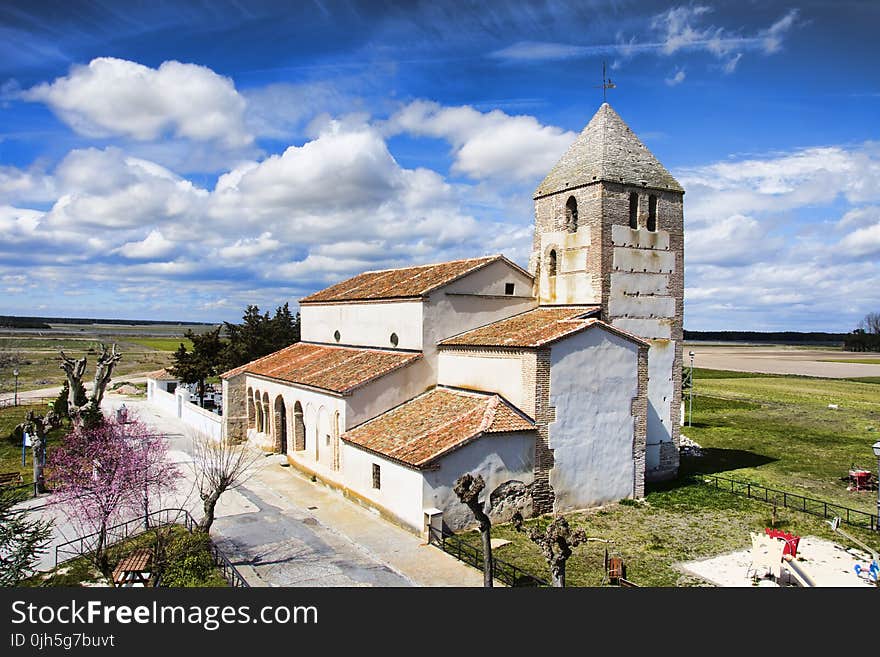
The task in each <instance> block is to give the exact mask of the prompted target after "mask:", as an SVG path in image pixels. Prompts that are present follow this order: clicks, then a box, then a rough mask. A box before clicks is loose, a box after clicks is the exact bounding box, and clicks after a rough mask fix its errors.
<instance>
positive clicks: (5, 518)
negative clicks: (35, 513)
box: [0, 486, 52, 587]
mask: <svg viewBox="0 0 880 657" xmlns="http://www.w3.org/2000/svg"><path fill="white" fill-rule="evenodd" d="M23 499H24V494H23V493H22V492H21V491H16V490H14V489H12V488H8V487H5V486H0V587H9V586H17V585H18V583H19V582H21V580H22V579H24V578H25V577H27V576H28V575H29V574H30V573H31V570H32V569H33V567H34V565H35V564H36V563H37V560H38V559H39V557H40V554H42V553H43V552H44V551H45V549H46V545H47V544H48V542H49V538H50V537H51V535H52V529H51V527H52V525H51V523H49V522H46V521H44V520H30V519H28V517H27V516H28V513H29V511H28V510H27V509H23V508H15V505H16V504H18V503H19V502H21V501H22V500H23Z"/></svg>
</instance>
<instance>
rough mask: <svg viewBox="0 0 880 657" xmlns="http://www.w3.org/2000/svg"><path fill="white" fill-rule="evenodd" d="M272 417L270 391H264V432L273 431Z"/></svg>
mask: <svg viewBox="0 0 880 657" xmlns="http://www.w3.org/2000/svg"><path fill="white" fill-rule="evenodd" d="M270 417H271V407H270V406H269V393H268V392H264V393H263V432H264V433H271V431H272V424H271V422H272V420H271V419H270Z"/></svg>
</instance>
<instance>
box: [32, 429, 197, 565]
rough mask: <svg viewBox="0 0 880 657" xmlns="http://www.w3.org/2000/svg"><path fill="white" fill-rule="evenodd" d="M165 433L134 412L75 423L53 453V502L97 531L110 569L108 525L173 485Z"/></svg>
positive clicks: (83, 530) (100, 560)
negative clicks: (101, 420) (94, 424)
mask: <svg viewBox="0 0 880 657" xmlns="http://www.w3.org/2000/svg"><path fill="white" fill-rule="evenodd" d="M167 451H168V448H167V444H166V442H165V439H164V438H163V437H162V436H160V435H157V434H156V433H154V432H153V431H151V430H150V429H149V428H148V427H147V426H146V425H145V424H143V423H142V422H140V421H138V420H136V419H132V417H131V416H130V415H129V416H127V417H126V416H123V417H122V418H116V417H113V418H108V419H107V420H106V421H105V422H104V423H103V424H101V425H99V426H97V427H92V428H88V427H85V426H79V427H76V428H75V429H74V430H73V431H72V432H71V433H69V434H68V435H67V436H66V437H65V438H64V439H63V441H62V444H61V446H60V447H58V448H56V449H55V450H54V451H53V452H52V453H51V454H50V456H49V460H48V463H47V473H48V480H49V481H50V482H51V486H52V489H53V494H52V497H51V498H50V503H51V504H53V505H55V506H57V507H59V508H60V509H62V510H63V511H64V513H65V515H66V516H67V517H68V519H69V520H70V521H71V522H72V523H73V524H74V526H75V527H76V528H77V530H78V531H79V532H80V535H81V536H85V535H87V534H95V535H96V538H95V539H94V548H93V550H94V552H93V558H94V563H95V565H96V566H97V567H98V568H99V569H100V570H101V572H103V573H104V574H109V573H108V570H109V567H108V563H107V558H106V547H107V541H108V536H107V530H108V528H110V527H112V526H113V525H114V524H115V523H117V522H121V521H123V520H127V519H131V518H133V517H137V516H138V515H140V514H143V515H144V520H145V522H146V514H147V512H148V510H149V500H150V498H151V497H153V496H156V495H159V494H161V493H163V492H165V491H170V490H173V489H174V486H175V483H176V482H177V480H178V478H179V477H180V472H179V470H178V468H177V467H176V466H175V465H174V464H173V463H171V462H170V461H168V459H167Z"/></svg>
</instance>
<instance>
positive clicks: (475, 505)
mask: <svg viewBox="0 0 880 657" xmlns="http://www.w3.org/2000/svg"><path fill="white" fill-rule="evenodd" d="M485 487H486V482H484V481H483V477H482V475H477V476H476V477H474V476H473V475H472V474H470V473H467V474H463V475H462V476H460V477H459V478H458V480H457V481H456V482H455V487H454V488H453V491H455V494H456V495H457V496H458V499H459V501H460V502H461V503H462V504H464V505H465V506H467V508H469V509H470V510H471V513H473V514H474V518H476V520H477V522H478V523H480V536H481V538H482V541H483V586H484V587H487V588H491V587H492V581H493V579H494V576H495V573H494V565H493V561H492V521H491V520H489V516H488V515H486V511H485V510H484V509H483V503H482V502H480V493H481V492H483V488H485Z"/></svg>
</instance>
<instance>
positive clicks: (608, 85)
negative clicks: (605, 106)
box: [594, 61, 617, 103]
mask: <svg viewBox="0 0 880 657" xmlns="http://www.w3.org/2000/svg"><path fill="white" fill-rule="evenodd" d="M599 88H601V89H602V102H603V103H607V102H608V90H609V89H616V88H617V85H616V84H614V83H613V82H612V81H611V78H609V77H607V76H606V75H605V62H604V61H603V62H602V84H601V85H596V86H595V87H594V89H599Z"/></svg>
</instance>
